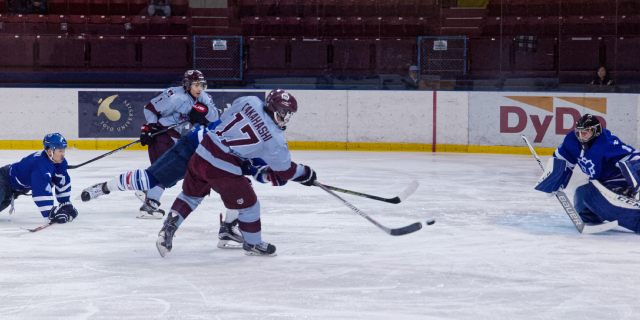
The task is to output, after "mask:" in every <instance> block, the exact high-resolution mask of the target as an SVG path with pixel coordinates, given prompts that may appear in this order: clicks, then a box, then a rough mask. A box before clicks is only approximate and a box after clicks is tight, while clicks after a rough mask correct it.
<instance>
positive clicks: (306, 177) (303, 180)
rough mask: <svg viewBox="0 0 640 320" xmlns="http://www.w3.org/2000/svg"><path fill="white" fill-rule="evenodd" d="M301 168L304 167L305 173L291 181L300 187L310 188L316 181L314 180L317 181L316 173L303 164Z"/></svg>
mask: <svg viewBox="0 0 640 320" xmlns="http://www.w3.org/2000/svg"><path fill="white" fill-rule="evenodd" d="M301 165H302V166H304V169H305V173H304V174H303V175H301V176H299V177H297V178H295V179H293V181H295V182H299V183H300V184H302V185H305V186H308V187H310V186H312V185H313V183H314V182H315V181H316V179H318V177H317V176H316V172H315V171H313V169H311V168H310V167H309V166H305V165H303V164H301Z"/></svg>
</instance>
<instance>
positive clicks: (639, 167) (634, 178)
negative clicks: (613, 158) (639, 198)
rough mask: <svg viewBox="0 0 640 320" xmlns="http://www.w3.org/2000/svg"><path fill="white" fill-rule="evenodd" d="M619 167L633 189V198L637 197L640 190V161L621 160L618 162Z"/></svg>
mask: <svg viewBox="0 0 640 320" xmlns="http://www.w3.org/2000/svg"><path fill="white" fill-rule="evenodd" d="M625 158H626V157H625ZM618 166H619V167H620V171H621V172H622V175H623V176H624V179H625V180H626V181H627V184H628V185H629V187H631V192H632V194H633V196H635V195H636V194H638V190H639V189H640V176H638V171H640V160H631V159H627V160H620V161H618Z"/></svg>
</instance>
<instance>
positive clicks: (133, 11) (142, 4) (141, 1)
mask: <svg viewBox="0 0 640 320" xmlns="http://www.w3.org/2000/svg"><path fill="white" fill-rule="evenodd" d="M147 7H149V1H148V0H130V1H129V14H130V15H134V16H146V15H148V14H149V12H148V11H147Z"/></svg>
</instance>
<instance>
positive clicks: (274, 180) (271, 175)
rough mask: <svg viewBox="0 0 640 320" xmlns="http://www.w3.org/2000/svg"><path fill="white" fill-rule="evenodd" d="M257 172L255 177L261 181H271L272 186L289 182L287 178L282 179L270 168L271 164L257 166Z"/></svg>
mask: <svg viewBox="0 0 640 320" xmlns="http://www.w3.org/2000/svg"><path fill="white" fill-rule="evenodd" d="M256 169H257V170H256V173H255V174H254V175H253V178H254V179H256V181H258V182H260V183H271V185H272V186H276V187H277V186H284V185H285V184H287V181H286V180H281V179H280V177H278V175H277V174H276V173H275V172H273V170H271V168H269V166H262V167H257V168H256Z"/></svg>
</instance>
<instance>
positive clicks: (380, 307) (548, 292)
mask: <svg viewBox="0 0 640 320" xmlns="http://www.w3.org/2000/svg"><path fill="white" fill-rule="evenodd" d="M30 152H31V151H6V150H3V151H2V152H1V155H0V160H1V161H0V164H8V163H12V162H16V161H18V160H19V159H20V158H22V157H23V156H26V155H27V154H29V153H30ZM103 152H104V151H78V150H69V151H68V152H67V159H68V161H69V163H70V164H78V163H80V162H83V161H85V160H87V159H90V158H93V157H95V156H97V155H99V154H102V153H103ZM292 157H293V159H294V160H295V161H297V162H299V163H303V164H307V165H310V166H311V167H313V168H314V169H315V170H316V171H317V173H318V177H319V181H321V182H323V183H325V184H328V185H332V186H335V187H341V188H345V189H351V190H355V191H361V192H365V193H370V194H374V195H379V196H383V197H393V196H395V195H397V194H398V193H400V192H401V191H402V190H404V188H405V187H406V186H407V185H408V184H409V183H410V182H411V181H412V180H413V179H417V180H418V181H419V182H420V187H419V188H418V190H417V191H416V192H415V194H413V195H412V196H411V197H409V198H408V199H407V200H406V201H404V202H402V203H401V204H397V205H394V204H387V203H382V202H378V201H373V200H369V199H364V198H359V197H354V196H350V195H345V194H340V195H341V196H342V197H343V198H344V199H345V200H347V201H349V202H350V203H352V204H353V205H355V206H356V207H358V208H359V209H360V210H362V211H364V212H366V213H368V214H369V215H370V216H371V217H373V218H374V219H376V220H377V221H378V222H380V223H381V224H383V225H385V226H388V227H393V228H396V227H401V226H405V225H408V224H411V223H414V222H416V221H421V222H422V223H424V222H425V221H426V220H428V219H436V220H437V222H436V224H434V225H431V226H424V228H423V229H422V230H420V231H418V232H416V233H413V234H410V235H405V236H400V237H392V236H390V235H387V234H385V233H384V232H382V231H381V230H379V229H378V228H377V227H375V226H374V225H373V224H371V223H370V222H368V221H367V220H365V219H363V218H362V217H360V216H359V215H358V214H356V213H355V212H353V211H351V210H350V209H349V208H347V207H346V206H344V205H343V204H342V203H340V202H338V201H337V200H335V199H334V198H333V197H332V196H330V195H328V194H327V193H325V192H324V191H322V190H321V189H319V188H316V187H304V186H301V185H298V184H296V183H289V184H287V185H286V186H283V187H271V186H267V185H256V184H254V186H255V190H256V193H257V194H258V198H259V200H260V203H261V207H262V218H261V219H262V228H263V233H262V234H263V239H264V240H265V241H268V242H270V243H273V244H275V245H276V247H277V252H278V256H277V257H272V258H264V257H248V256H245V255H244V253H243V252H242V250H221V249H218V248H217V247H216V244H217V232H218V226H219V214H220V213H221V212H223V211H224V208H223V205H222V203H221V201H220V200H219V197H218V196H217V195H216V194H215V193H214V195H212V196H211V197H207V198H205V200H204V201H203V204H202V205H201V206H200V207H199V208H198V209H197V210H196V211H195V212H194V213H193V214H192V215H191V216H190V217H189V218H188V219H187V220H186V221H185V222H184V223H183V224H182V226H181V227H180V229H179V230H178V231H177V233H176V238H175V239H174V248H173V251H172V252H170V253H169V254H168V255H167V257H165V258H161V257H160V255H159V254H158V252H157V250H156V247H155V240H156V236H157V233H158V231H159V230H160V228H161V225H162V220H140V219H136V218H135V215H136V213H137V211H138V208H139V207H140V202H139V201H138V200H137V199H136V198H135V196H134V195H133V193H131V192H119V193H112V194H111V195H108V196H104V197H101V198H99V199H96V200H94V201H92V202H88V203H83V202H80V201H79V200H75V201H74V205H75V206H76V208H77V209H78V211H79V212H80V215H79V216H78V218H77V219H76V220H75V221H73V222H72V223H69V224H66V225H54V226H52V227H50V228H48V229H44V230H42V231H40V232H36V233H29V232H26V231H24V230H22V229H20V228H19V227H18V226H22V227H35V226H38V225H40V224H41V223H42V218H41V217H39V212H38V211H37V208H36V206H35V204H34V203H33V202H32V201H31V199H30V198H28V197H21V198H19V199H18V200H17V201H16V208H17V212H16V213H14V214H13V215H12V216H9V213H8V210H5V211H3V212H2V213H0V319H223V320H228V319H639V318H640V237H638V236H637V235H636V234H634V233H629V232H624V231H621V230H614V231H609V232H606V233H602V234H595V235H583V234H580V233H578V231H576V229H575V227H574V226H573V224H572V223H571V221H570V220H569V218H568V217H567V215H566V214H565V213H564V211H563V210H562V208H561V207H560V205H559V203H558V202H557V200H556V199H555V198H553V197H549V196H547V195H545V194H542V193H539V192H536V191H534V190H533V186H534V184H535V182H536V181H537V179H538V177H539V176H540V174H541V170H540V168H539V166H538V164H537V163H536V162H535V161H534V160H533V158H532V157H531V156H519V155H484V154H447V153H440V154H431V153H374V152H311V151H306V152H305V151H293V152H292ZM544 160H545V159H544V158H543V161H544ZM148 164H149V161H148V158H147V155H146V153H145V152H141V151H125V152H119V153H117V154H114V155H112V156H110V157H108V158H105V159H102V160H100V161H97V162H95V163H92V164H90V165H87V166H85V167H82V168H80V169H76V170H70V175H71V178H72V185H73V186H72V188H73V191H72V199H75V198H76V197H77V196H78V195H79V194H80V192H81V190H82V189H83V188H85V187H88V186H90V185H92V184H95V183H97V182H101V181H106V180H107V179H110V178H111V177H113V176H115V175H116V174H119V173H121V172H123V171H125V170H130V169H136V168H145V167H147V166H148ZM576 179H580V177H577V178H576ZM180 186H181V185H180V184H179V185H178V186H176V187H174V188H172V189H169V190H167V191H166V193H165V195H164V197H163V198H162V208H164V209H165V210H168V209H169V208H170V206H171V204H172V202H173V200H174V199H175V197H176V195H177V194H178V193H179V192H180V190H181V188H180ZM9 219H10V220H11V221H12V222H13V223H11V222H9Z"/></svg>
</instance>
